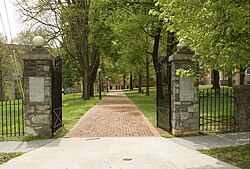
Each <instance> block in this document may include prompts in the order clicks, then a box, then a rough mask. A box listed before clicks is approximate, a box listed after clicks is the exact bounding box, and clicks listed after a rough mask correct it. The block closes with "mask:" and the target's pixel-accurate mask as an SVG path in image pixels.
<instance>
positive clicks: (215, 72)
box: [212, 69, 220, 90]
mask: <svg viewBox="0 0 250 169" xmlns="http://www.w3.org/2000/svg"><path fill="white" fill-rule="evenodd" d="M213 75H214V80H213V87H212V89H215V90H219V89H220V74H219V71H218V70H215V69H213Z"/></svg>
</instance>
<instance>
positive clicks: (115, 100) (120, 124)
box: [66, 91, 159, 137]
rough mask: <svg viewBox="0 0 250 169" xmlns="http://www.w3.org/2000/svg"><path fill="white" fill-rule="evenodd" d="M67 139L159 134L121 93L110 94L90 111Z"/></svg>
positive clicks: (70, 132) (113, 92)
mask: <svg viewBox="0 0 250 169" xmlns="http://www.w3.org/2000/svg"><path fill="white" fill-rule="evenodd" d="M66 136H67V137H138V136H159V133H158V132H157V130H156V129H155V128H154V126H153V125H152V124H151V123H150V122H149V121H148V119H147V118H146V117H145V116H144V114H143V113H142V112H141V111H140V110H139V109H138V108H137V107H136V106H135V104H134V103H132V102H131V101H130V100H129V99H128V97H127V96H126V95H125V94H124V93H123V92H122V91H112V92H109V93H108V95H107V96H106V97H104V98H103V100H102V101H101V102H100V103H99V104H97V105H95V106H94V107H93V108H91V109H90V110H89V111H88V112H87V113H86V114H85V115H84V116H83V117H82V118H81V119H80V120H79V121H78V123H77V124H76V125H75V126H74V128H72V129H71V130H70V131H69V133H68V134H67V135H66Z"/></svg>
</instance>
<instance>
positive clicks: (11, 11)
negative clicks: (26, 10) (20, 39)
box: [0, 0, 22, 42]
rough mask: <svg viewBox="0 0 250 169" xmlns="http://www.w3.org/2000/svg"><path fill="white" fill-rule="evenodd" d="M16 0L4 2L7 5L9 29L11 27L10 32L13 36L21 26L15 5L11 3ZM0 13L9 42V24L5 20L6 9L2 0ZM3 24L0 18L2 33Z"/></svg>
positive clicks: (1, 30) (0, 0) (0, 1)
mask: <svg viewBox="0 0 250 169" xmlns="http://www.w3.org/2000/svg"><path fill="white" fill-rule="evenodd" d="M15 1H16V0H5V2H6V6H7V12H8V15H9V22H10V29H11V33H12V36H13V38H14V37H15V36H16V35H17V34H18V33H19V32H20V31H21V29H22V26H21V22H20V21H18V20H20V18H19V16H18V12H17V7H15V6H14V5H13V3H14V2H15ZM0 14H1V17H2V19H3V24H4V28H5V31H6V34H7V37H8V41H9V42H10V37H11V36H10V31H9V26H8V21H7V16H6V10H5V6H4V0H0ZM3 30H4V29H3V25H2V22H1V20H0V32H1V33H2V34H4V31H3Z"/></svg>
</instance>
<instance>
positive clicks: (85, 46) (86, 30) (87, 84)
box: [79, 2, 91, 100]
mask: <svg viewBox="0 0 250 169" xmlns="http://www.w3.org/2000/svg"><path fill="white" fill-rule="evenodd" d="M79 5H80V6H81V7H83V8H84V16H83V18H82V20H83V28H82V29H83V36H82V38H83V67H84V70H83V71H84V87H83V88H84V100H89V99H90V85H91V84H90V70H89V68H90V66H89V54H88V53H89V41H88V36H89V5H90V4H89V3H87V2H86V3H79Z"/></svg>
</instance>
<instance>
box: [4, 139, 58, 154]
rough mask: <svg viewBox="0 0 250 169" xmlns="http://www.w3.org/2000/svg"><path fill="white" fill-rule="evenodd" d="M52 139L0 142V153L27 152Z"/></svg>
mask: <svg viewBox="0 0 250 169" xmlns="http://www.w3.org/2000/svg"><path fill="white" fill-rule="evenodd" d="M52 141H54V139H49V140H34V141H27V142H21V141H6V142H0V153H4V152H9V153H10V152H24V153H25V152H29V151H32V150H35V149H37V148H39V147H42V146H44V145H46V144H48V143H51V142H52Z"/></svg>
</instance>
